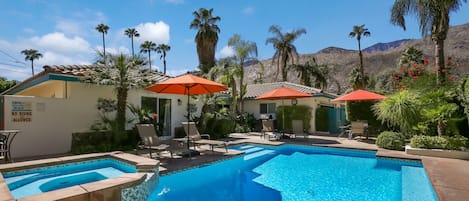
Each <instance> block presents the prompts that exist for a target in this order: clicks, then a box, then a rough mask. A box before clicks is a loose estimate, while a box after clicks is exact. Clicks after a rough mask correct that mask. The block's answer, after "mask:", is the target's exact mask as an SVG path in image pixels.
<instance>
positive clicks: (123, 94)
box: [114, 88, 128, 144]
mask: <svg viewBox="0 0 469 201" xmlns="http://www.w3.org/2000/svg"><path fill="white" fill-rule="evenodd" d="M127 93H128V91H127V90H126V89H124V88H119V89H118V90H117V118H116V120H117V129H118V130H117V131H115V132H117V133H116V135H115V136H116V137H115V139H114V141H115V142H116V143H118V144H119V143H121V142H122V141H124V140H126V139H125V109H126V105H127Z"/></svg>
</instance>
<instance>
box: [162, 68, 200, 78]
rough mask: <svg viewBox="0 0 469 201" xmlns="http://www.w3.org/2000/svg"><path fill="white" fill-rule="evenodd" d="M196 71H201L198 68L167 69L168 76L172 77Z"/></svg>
mask: <svg viewBox="0 0 469 201" xmlns="http://www.w3.org/2000/svg"><path fill="white" fill-rule="evenodd" d="M194 70H199V69H197V68H194V69H187V68H186V69H172V70H170V69H167V70H166V74H167V75H170V76H179V75H183V74H186V73H187V72H189V71H194Z"/></svg>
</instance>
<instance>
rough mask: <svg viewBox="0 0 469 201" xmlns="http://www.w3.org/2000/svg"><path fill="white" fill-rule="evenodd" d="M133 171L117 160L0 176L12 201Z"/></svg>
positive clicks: (73, 164) (93, 161)
mask: <svg viewBox="0 0 469 201" xmlns="http://www.w3.org/2000/svg"><path fill="white" fill-rule="evenodd" d="M136 171H137V170H136V169H135V167H134V166H132V165H129V164H126V163H123V162H120V161H117V160H113V159H98V160H90V161H85V162H79V163H69V164H64V165H57V166H50V167H44V168H36V169H29V170H22V171H17V172H10V173H3V177H4V178H5V181H6V183H7V184H8V188H9V189H10V191H11V192H12V194H13V197H14V198H22V197H26V196H30V195H36V194H40V193H44V192H49V191H53V190H57V189H61V188H67V187H70V186H75V185H80V184H84V183H89V182H95V181H99V180H103V179H107V178H114V177H118V176H120V175H122V174H124V173H134V172H136Z"/></svg>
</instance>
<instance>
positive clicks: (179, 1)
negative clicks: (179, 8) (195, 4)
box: [164, 0, 184, 5]
mask: <svg viewBox="0 0 469 201" xmlns="http://www.w3.org/2000/svg"><path fill="white" fill-rule="evenodd" d="M164 1H165V2H166V3H170V4H175V5H179V4H184V0H164Z"/></svg>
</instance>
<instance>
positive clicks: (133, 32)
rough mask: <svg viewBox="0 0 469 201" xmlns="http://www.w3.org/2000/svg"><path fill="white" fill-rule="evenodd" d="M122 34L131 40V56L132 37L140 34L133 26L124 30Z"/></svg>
mask: <svg viewBox="0 0 469 201" xmlns="http://www.w3.org/2000/svg"><path fill="white" fill-rule="evenodd" d="M124 34H125V35H126V36H128V37H129V38H130V41H131V42H132V56H133V57H134V56H135V54H134V37H140V34H139V33H138V31H137V30H136V29H134V28H128V29H126V30H125V32H124Z"/></svg>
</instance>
